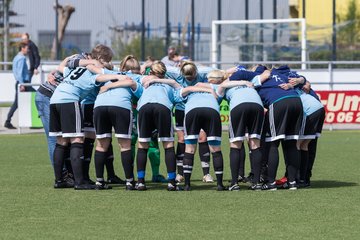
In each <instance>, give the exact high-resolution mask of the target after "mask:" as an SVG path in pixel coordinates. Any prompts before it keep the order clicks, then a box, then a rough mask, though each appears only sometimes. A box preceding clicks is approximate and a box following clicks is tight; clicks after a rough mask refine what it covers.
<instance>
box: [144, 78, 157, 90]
mask: <svg viewBox="0 0 360 240" xmlns="http://www.w3.org/2000/svg"><path fill="white" fill-rule="evenodd" d="M154 82H155V81H154V80H153V79H149V80H148V81H146V82H145V83H144V88H145V89H146V88H148V87H149V86H150V85H151V84H153V83H154Z"/></svg>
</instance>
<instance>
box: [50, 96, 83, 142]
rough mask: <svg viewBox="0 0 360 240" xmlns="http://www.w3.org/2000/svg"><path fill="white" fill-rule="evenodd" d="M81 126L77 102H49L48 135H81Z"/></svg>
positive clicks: (81, 121)
mask: <svg viewBox="0 0 360 240" xmlns="http://www.w3.org/2000/svg"><path fill="white" fill-rule="evenodd" d="M83 128H84V126H83V118H82V114H81V105H80V103H79V102H72V103H57V104H50V131H49V136H62V137H64V138H68V137H83V136H84V129H83Z"/></svg>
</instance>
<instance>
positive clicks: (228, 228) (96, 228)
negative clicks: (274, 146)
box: [0, 131, 360, 240]
mask: <svg viewBox="0 0 360 240" xmlns="http://www.w3.org/2000/svg"><path fill="white" fill-rule="evenodd" d="M0 146H1V147H0V171H1V174H0V182H1V187H0V239H168V240H169V239H359V238H360V227H359V225H360V186H359V184H360V174H359V170H360V150H359V148H360V132H359V131H334V132H328V131H325V132H324V133H323V136H322V138H321V139H320V141H319V145H318V158H317V160H316V163H315V169H314V172H313V175H314V177H313V179H312V187H311V188H309V189H301V190H297V191H288V190H279V191H275V192H264V191H261V192H253V191H249V190H246V188H247V185H245V184H243V185H241V186H242V190H241V191H240V192H216V191H215V190H214V187H215V185H214V184H203V183H202V182H200V179H201V168H200V163H199V160H198V158H196V165H195V169H194V173H193V177H192V179H193V191H191V192H167V191H166V190H165V188H166V185H165V184H163V185H152V184H150V185H149V190H148V191H146V192H136V191H132V192H127V191H125V190H124V187H116V188H114V189H112V190H109V191H74V190H72V189H64V190H55V189H53V188H52V184H53V173H52V169H51V167H50V162H49V160H48V157H47V149H46V146H47V145H46V142H45V137H44V136H43V135H42V134H33V135H21V136H19V135H0ZM223 147H224V159H225V170H226V172H225V179H229V177H230V174H229V160H228V142H227V143H226V142H225V141H224V143H223ZM117 156H119V155H118V154H117ZM116 160H117V165H116V170H117V172H118V175H120V176H121V177H123V172H122V169H121V166H120V164H119V162H120V161H119V158H118V157H117V159H116ZM281 162H282V161H281ZM164 165H165V164H162V173H165V171H164ZM248 165H249V164H248V162H247V166H248ZM148 167H149V166H148ZM282 172H283V164H282V165H281V166H280V171H279V176H280V175H282ZM149 173H150V174H149ZM212 173H213V172H212ZM150 175H151V171H150V169H149V168H148V177H149V178H150V177H151V176H150ZM213 176H214V174H213Z"/></svg>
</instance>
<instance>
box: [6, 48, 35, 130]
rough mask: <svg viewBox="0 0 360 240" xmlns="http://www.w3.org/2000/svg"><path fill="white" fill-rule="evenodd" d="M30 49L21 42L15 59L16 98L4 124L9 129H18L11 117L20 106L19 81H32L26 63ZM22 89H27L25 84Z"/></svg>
mask: <svg viewBox="0 0 360 240" xmlns="http://www.w3.org/2000/svg"><path fill="white" fill-rule="evenodd" d="M28 51H29V47H28V45H27V44H26V43H24V42H21V43H20V45H19V52H18V54H17V55H16V56H15V57H14V59H13V68H12V70H13V74H14V77H15V81H16V83H15V100H14V102H13V104H12V106H11V107H10V110H9V113H8V116H7V119H6V121H5V124H4V127H6V128H8V129H16V127H14V126H13V125H12V124H11V118H12V116H13V115H14V112H15V111H16V109H17V108H18V85H19V83H29V82H30V78H29V72H28V67H27V64H26V55H27V54H28ZM20 91H21V92H23V91H25V86H21V87H20Z"/></svg>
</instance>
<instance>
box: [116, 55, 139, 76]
mask: <svg viewBox="0 0 360 240" xmlns="http://www.w3.org/2000/svg"><path fill="white" fill-rule="evenodd" d="M120 71H122V72H127V71H131V72H133V73H137V74H140V63H139V61H138V60H137V58H136V57H134V56H133V55H127V56H125V57H124V58H123V60H122V61H121V63H120Z"/></svg>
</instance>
